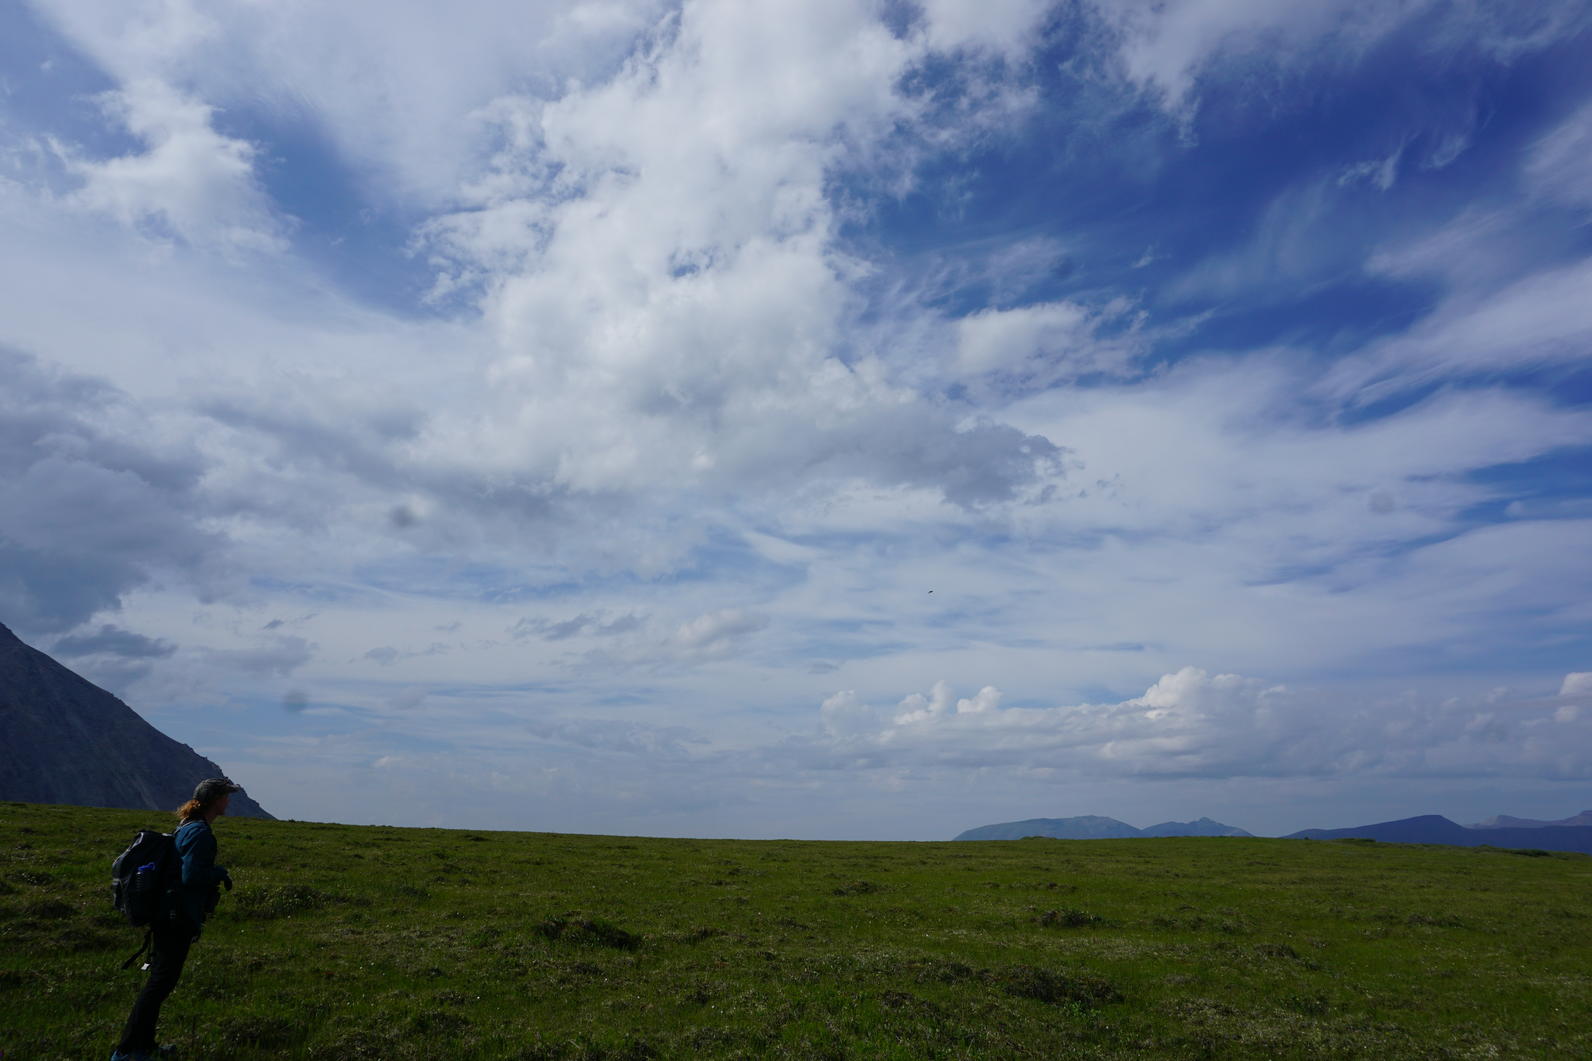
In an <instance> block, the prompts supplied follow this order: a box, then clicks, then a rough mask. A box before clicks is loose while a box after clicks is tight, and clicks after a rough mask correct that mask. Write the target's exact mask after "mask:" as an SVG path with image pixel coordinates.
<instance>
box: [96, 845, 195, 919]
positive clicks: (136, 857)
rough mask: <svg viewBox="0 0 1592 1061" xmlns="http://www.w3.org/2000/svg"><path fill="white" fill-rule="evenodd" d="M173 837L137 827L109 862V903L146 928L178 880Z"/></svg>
mask: <svg viewBox="0 0 1592 1061" xmlns="http://www.w3.org/2000/svg"><path fill="white" fill-rule="evenodd" d="M181 872H182V870H181V867H180V866H179V864H178V861H177V843H176V838H175V837H173V836H172V835H171V834H170V833H158V832H156V831H155V830H153V829H140V830H138V835H137V836H135V837H133V842H132V843H130V844H128V845H127V850H126V851H123V852H122V853H121V854H120V855H119V856H117V858H116V861H115V862H112V863H111V902H112V903H113V904H115V906H116V909H118V910H120V911H121V912H122V915H123V916H124V917H126V918H127V920H128V922H129V923H130V924H134V925H137V926H139V927H140V928H147V927H149V926H150V925H153V924H154V923H155V920H156V919H157V918H158V917H159V916H160V912H161V904H162V902H163V900H164V899H165V896H166V893H167V892H168V891H170V890H171V889H172V888H173V887H174V886H175V885H176V884H177V882H178V880H180V879H181V878H180V876H179V874H180V873H181Z"/></svg>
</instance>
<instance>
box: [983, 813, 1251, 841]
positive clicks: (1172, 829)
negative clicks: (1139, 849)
mask: <svg viewBox="0 0 1592 1061" xmlns="http://www.w3.org/2000/svg"><path fill="white" fill-rule="evenodd" d="M1249 835H1250V834H1249V833H1246V832H1245V831H1244V830H1242V829H1238V828H1234V827H1233V826H1231V825H1223V824H1222V823H1221V822H1218V821H1212V820H1211V819H1209V818H1201V819H1199V820H1198V821H1192V822H1161V823H1160V824H1159V825H1152V826H1150V827H1149V828H1148V829H1136V828H1134V827H1133V826H1131V825H1129V824H1128V823H1127V822H1120V821H1117V819H1115V818H1106V817H1102V816H1101V815H1098V814H1080V815H1078V816H1077V817H1075V818H1025V819H1024V820H1022V821H1020V822H1000V823H998V824H995V825H980V826H979V827H977V828H976V829H968V830H967V831H966V832H963V833H960V834H958V835H957V837H956V839H958V840H1021V839H1023V838H1024V837H1026V836H1048V837H1051V838H1052V839H1056V840H1120V839H1127V838H1129V837H1135V836H1249Z"/></svg>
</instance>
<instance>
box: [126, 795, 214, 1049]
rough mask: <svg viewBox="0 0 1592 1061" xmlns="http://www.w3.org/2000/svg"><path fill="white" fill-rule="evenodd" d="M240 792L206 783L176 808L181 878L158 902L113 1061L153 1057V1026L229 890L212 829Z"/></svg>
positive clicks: (175, 841)
mask: <svg viewBox="0 0 1592 1061" xmlns="http://www.w3.org/2000/svg"><path fill="white" fill-rule="evenodd" d="M241 791H243V790H242V788H240V787H239V786H237V785H235V784H233V783H232V782H231V781H230V780H228V779H227V778H225V777H211V778H207V779H205V780H204V781H201V782H199V785H198V787H197V788H195V789H194V790H193V798H192V799H190V800H189V801H188V802H187V803H184V804H183V805H182V806H181V807H178V808H177V811H176V814H177V820H178V825H177V832H176V834H175V836H174V838H173V842H174V844H175V846H176V852H177V857H178V859H180V860H181V866H182V870H181V876H180V879H179V880H178V882H177V883H176V884H174V885H173V887H172V888H171V890H170V891H168V892H167V893H166V894H165V895H163V896H161V908H160V912H159V915H158V916H157V917H156V918H155V922H154V924H153V926H152V927H151V929H150V932H151V936H152V943H151V947H150V957H149V965H148V969H149V979H148V981H146V982H145V984H144V989H143V990H142V991H140V992H139V993H138V1000H137V1001H136V1002H134V1003H133V1012H132V1013H131V1014H130V1015H129V1016H128V1018H127V1027H126V1028H124V1029H122V1041H121V1042H120V1043H118V1044H117V1046H116V1049H115V1050H114V1051H112V1053H111V1061H150V1059H151V1058H153V1057H154V1056H155V1055H156V1053H157V1050H156V1047H155V1023H156V1022H157V1021H158V1020H159V1019H160V1007H161V1004H162V1003H163V1002H165V1001H166V996H167V995H169V994H171V992H172V989H173V988H175V987H176V986H177V978H178V977H180V976H181V975H182V967H183V963H184V962H186V961H187V960H188V948H189V947H191V946H193V943H194V941H195V940H197V939H198V938H199V933H200V930H201V928H202V927H203V926H204V921H205V915H207V914H209V913H210V912H211V911H212V910H214V909H215V908H216V903H217V902H218V901H219V900H220V898H221V890H220V889H221V886H222V885H226V887H227V890H228V891H231V890H232V876H231V875H230V874H229V873H227V871H226V870H225V869H224V868H222V867H221V866H218V865H216V836H215V833H213V832H211V830H210V826H211V823H213V822H214V821H215V820H216V819H217V818H219V817H221V816H222V815H223V814H225V813H226V812H227V803H228V801H229V800H230V799H231V797H232V793H234V792H241ZM158 1052H160V1053H165V1052H166V1051H164V1050H162V1051H158Z"/></svg>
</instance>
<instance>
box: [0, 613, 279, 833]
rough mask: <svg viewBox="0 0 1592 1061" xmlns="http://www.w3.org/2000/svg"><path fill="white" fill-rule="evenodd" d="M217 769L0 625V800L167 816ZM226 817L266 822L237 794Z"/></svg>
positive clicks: (220, 772)
mask: <svg viewBox="0 0 1592 1061" xmlns="http://www.w3.org/2000/svg"><path fill="white" fill-rule="evenodd" d="M223 773H224V771H223V770H222V769H221V767H219V766H217V765H216V764H215V763H213V762H211V761H210V760H209V759H206V758H205V757H204V756H202V755H200V754H199V753H198V752H196V751H194V750H193V749H192V748H190V747H189V746H188V745H186V744H181V743H179V742H177V741H175V740H172V739H171V738H170V737H168V736H166V735H165V734H164V733H162V732H160V731H159V730H158V729H156V728H155V727H154V726H151V725H150V724H149V723H148V722H145V721H144V720H143V719H142V718H141V717H139V715H138V713H137V712H135V711H134V710H133V709H132V708H130V707H128V706H127V705H126V704H124V703H122V702H121V701H120V700H118V699H117V698H116V697H114V696H112V695H111V694H110V693H108V692H106V691H105V690H104V689H101V688H100V687H99V686H97V685H94V684H93V683H91V682H89V681H87V680H85V679H83V678H81V677H79V676H78V675H76V674H74V673H72V672H71V671H70V670H68V669H67V668H65V667H63V666H61V664H59V663H57V662H56V661H55V660H53V659H51V658H50V657H49V656H47V655H45V654H44V653H43V652H40V651H38V650H37V649H35V648H32V647H30V646H28V645H25V644H23V643H22V642H21V641H20V640H18V638H17V636H16V635H15V634H13V633H12V632H11V631H10V630H8V629H7V628H6V627H5V626H4V625H0V799H4V800H16V801H19V802H23V803H71V804H77V805H79V806H87V807H137V808H147V809H150V810H171V809H173V808H175V807H177V806H178V805H180V804H181V803H182V802H183V801H184V800H186V799H187V798H188V797H189V796H191V795H192V794H193V787H194V785H195V784H197V783H198V782H200V781H202V780H204V779H205V778H207V777H220V776H222V775H223ZM227 813H229V814H234V815H238V816H240V817H247V818H269V817H271V815H269V814H267V813H266V812H265V811H264V809H262V808H261V807H260V805H259V804H258V803H256V802H254V800H252V799H250V798H249V797H248V794H247V793H244V792H239V793H237V794H236V795H234V796H233V797H232V803H231V806H230V807H229V808H228V812H227Z"/></svg>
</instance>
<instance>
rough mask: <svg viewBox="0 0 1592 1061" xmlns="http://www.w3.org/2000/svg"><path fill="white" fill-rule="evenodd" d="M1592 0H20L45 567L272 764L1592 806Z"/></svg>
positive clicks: (252, 756) (4, 175)
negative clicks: (1525, 0)
mask: <svg viewBox="0 0 1592 1061" xmlns="http://www.w3.org/2000/svg"><path fill="white" fill-rule="evenodd" d="M1589 54H1592V5H1589V4H1588V3H1586V2H1559V0H1538V2H1535V3H1531V4H1508V5H1500V4H1484V3H1478V2H1472V0H1448V2H1439V0H1318V2H1315V3H1311V4H1277V3H1272V2H1270V0H1165V2H1155V3H1151V2H1148V0H1072V2H1068V3H1062V4H1050V3H1045V2H1042V0H977V2H974V0H917V2H913V0H881V2H867V0H688V2H684V3H671V2H665V0H537V2H524V0H521V2H496V0H471V2H468V3H460V4H454V5H445V6H439V5H435V4H429V3H414V2H398V0H379V2H377V0H347V2H344V3H338V4H323V3H315V2H310V0H272V2H266V0H208V2H205V3H199V2H197V0H48V2H45V0H39V2H35V3H29V2H23V3H19V4H8V5H4V6H0V234H3V238H0V622H4V623H5V624H6V625H8V626H10V627H11V628H12V629H13V630H15V631H16V633H17V634H18V635H19V636H21V637H22V638H23V639H24V640H26V641H28V642H29V643H31V644H33V645H35V646H36V647H38V648H40V649H42V650H43V651H46V652H49V653H50V654H52V655H53V656H55V657H56V658H57V659H59V660H61V661H62V662H63V663H65V664H67V665H68V666H70V667H72V668H73V669H75V670H77V671H78V672H79V673H82V674H83V675H85V676H86V677H88V678H90V679H91V680H93V681H95V682H97V683H99V684H101V685H103V686H104V687H106V688H108V689H110V690H111V691H112V692H115V693H116V694H117V695H119V696H121V697H122V698H123V699H125V700H126V701H127V702H128V703H129V704H130V705H131V706H133V707H134V708H135V709H136V710H137V711H139V713H140V714H142V715H143V716H144V717H145V718H146V719H148V720H149V721H150V722H151V723H153V724H154V725H155V726H157V727H158V728H160V729H161V730H163V731H164V732H166V733H168V734H170V735H172V736H174V737H176V738H177V739H179V740H181V741H183V742H185V743H188V744H191V745H193V746H194V747H195V748H196V749H197V750H198V751H200V752H201V753H202V754H204V755H206V756H209V757H210V758H212V759H214V760H216V761H217V762H218V763H220V764H222V766H223V767H224V768H225V769H226V770H227V771H228V773H229V774H230V775H231V776H232V777H233V778H235V779H237V780H238V781H239V782H240V783H242V784H244V785H245V786H246V787H247V789H248V791H249V793H250V794H251V795H252V796H254V797H255V798H256V799H257V800H259V802H260V803H261V804H262V805H264V806H265V807H266V808H267V809H268V810H270V811H271V812H272V813H274V814H276V815H277V816H278V817H284V818H297V819H305V820H317V821H342V822H352V823H384V824H393V825H410V826H455V827H464V828H472V829H527V830H546V831H556V832H582V833H611V834H629V835H654V836H700V837H709V836H729V837H746V838H760V837H795V838H812V839H873V840H932V839H945V838H949V837H951V836H954V835H955V834H956V833H958V832H960V831H962V830H964V829H967V828H971V827H974V826H978V825H983V824H987V823H991V822H1000V821H1010V820H1015V819H1022V818H1033V817H1067V816H1072V815H1081V814H1101V815H1108V816H1111V817H1116V818H1119V819H1122V820H1124V821H1127V822H1129V823H1131V824H1134V825H1138V826H1146V825H1150V824H1152V823H1155V822H1161V821H1167V820H1177V821H1186V820H1190V819H1193V818H1197V817H1200V816H1210V817H1213V818H1217V819H1219V820H1221V821H1224V822H1227V823H1229V824H1232V825H1236V826H1239V827H1242V828H1246V829H1249V830H1250V831H1252V832H1255V833H1258V834H1266V835H1280V834H1283V833H1287V832H1291V831H1294V830H1297V829H1302V828H1308V827H1338V826H1347V825H1355V824H1362V823H1366V822H1371V821H1381V820H1388V819H1394V818H1401V817H1407V816H1412V815H1416V814H1443V815H1446V816H1448V817H1450V818H1453V819H1454V820H1456V821H1460V822H1473V821H1477V820H1479V819H1481V818H1484V817H1487V816H1490V815H1493V814H1498V813H1508V814H1513V815H1517V816H1522V817H1537V818H1549V819H1552V818H1560V817H1565V816H1568V815H1571V814H1574V813H1576V812H1577V811H1579V810H1582V809H1584V808H1587V807H1592V63H1589V62H1587V57H1588V55H1589Z"/></svg>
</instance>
